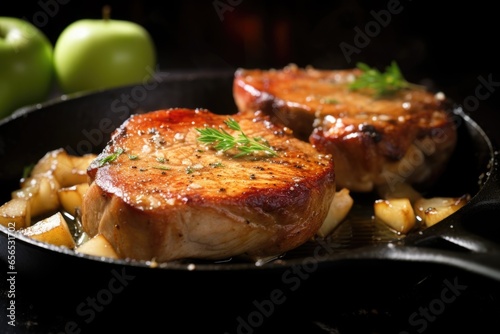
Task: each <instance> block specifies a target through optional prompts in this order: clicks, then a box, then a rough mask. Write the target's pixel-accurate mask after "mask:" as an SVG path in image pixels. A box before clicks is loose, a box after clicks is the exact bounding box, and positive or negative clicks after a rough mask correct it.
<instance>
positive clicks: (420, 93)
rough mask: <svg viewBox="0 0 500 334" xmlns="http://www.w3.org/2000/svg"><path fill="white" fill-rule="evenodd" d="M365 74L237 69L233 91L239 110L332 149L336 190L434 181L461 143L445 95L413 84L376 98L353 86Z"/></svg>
mask: <svg viewBox="0 0 500 334" xmlns="http://www.w3.org/2000/svg"><path fill="white" fill-rule="evenodd" d="M360 73H361V72H360V71H359V70H358V69H347V70H319V69H314V68H305V69H304V68H298V67H296V66H292V65H291V66H288V67H285V68H283V69H279V70H278V69H271V70H260V69H239V70H238V71H236V73H235V78H234V86H233V95H234V97H235V100H236V104H237V106H238V108H239V110H240V112H249V113H255V112H259V113H260V112H263V113H265V114H268V115H270V116H271V117H272V119H273V121H274V122H280V123H282V124H284V125H286V126H288V127H290V128H291V129H292V130H293V131H294V133H295V135H296V136H297V137H298V138H301V139H303V140H305V141H309V142H311V143H312V144H313V145H315V146H316V147H317V148H318V149H319V150H320V151H323V152H325V153H330V154H332V155H333V158H334V160H335V164H336V172H337V185H338V187H339V188H341V187H347V188H349V189H351V190H354V191H362V192H365V191H372V190H373V189H374V187H376V186H377V185H380V184H384V183H385V182H387V179H388V178H391V177H392V178H393V179H394V178H398V179H404V182H409V183H416V184H424V183H428V182H431V181H432V180H434V179H435V178H436V177H437V176H438V175H439V174H440V172H441V171H442V169H443V167H444V164H445V163H446V161H447V160H448V158H449V156H450V155H451V153H452V151H453V150H454V147H455V145H456V129H455V128H454V123H453V117H452V116H451V115H450V108H449V105H448V101H447V100H446V99H445V97H444V95H443V94H433V93H431V92H429V91H426V90H425V89H423V88H410V89H403V90H400V91H398V92H396V93H395V94H394V95H391V96H385V97H379V98H376V97H374V94H373V92H369V91H366V90H365V91H352V90H350V89H349V83H351V82H352V81H353V80H354V79H355V78H356V77H357V76H358V75H359V74H360ZM410 159H412V160H411V161H410ZM417 160H421V161H417ZM408 168H410V169H412V170H411V171H408Z"/></svg>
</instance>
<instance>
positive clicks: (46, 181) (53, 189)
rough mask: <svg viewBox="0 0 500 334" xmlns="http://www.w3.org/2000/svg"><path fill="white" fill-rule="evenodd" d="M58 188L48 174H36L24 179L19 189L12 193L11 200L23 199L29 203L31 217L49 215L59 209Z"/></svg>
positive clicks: (52, 177) (55, 181) (56, 183)
mask: <svg viewBox="0 0 500 334" xmlns="http://www.w3.org/2000/svg"><path fill="white" fill-rule="evenodd" d="M59 188H60V186H59V183H58V182H57V180H56V179H55V178H54V176H52V174H50V173H45V174H37V175H34V176H32V177H30V178H28V179H25V180H24V181H23V182H22V184H21V189H18V190H15V191H13V192H12V198H23V199H26V200H28V201H29V203H30V210H31V217H36V216H39V215H43V214H50V213H52V212H54V211H55V210H57V209H59V196H58V195H57V191H58V190H59Z"/></svg>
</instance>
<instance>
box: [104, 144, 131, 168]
mask: <svg viewBox="0 0 500 334" xmlns="http://www.w3.org/2000/svg"><path fill="white" fill-rule="evenodd" d="M123 152H125V150H124V149H123V148H121V147H119V148H117V149H116V151H115V152H114V153H112V154H110V155H108V156H105V157H104V158H102V159H100V160H99V167H101V166H102V165H104V164H105V163H107V162H113V161H115V160H116V159H117V158H118V156H119V155H120V154H122V153H123Z"/></svg>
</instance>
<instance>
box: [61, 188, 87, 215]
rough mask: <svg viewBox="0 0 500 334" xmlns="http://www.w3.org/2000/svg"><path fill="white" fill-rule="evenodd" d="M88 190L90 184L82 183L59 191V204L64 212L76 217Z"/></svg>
mask: <svg viewBox="0 0 500 334" xmlns="http://www.w3.org/2000/svg"><path fill="white" fill-rule="evenodd" d="M88 188H89V184H88V183H80V184H76V185H74V186H71V187H65V188H61V189H59V191H58V192H57V194H58V195H59V202H60V203H61V207H62V208H63V210H65V211H66V212H68V213H70V214H72V215H75V210H76V209H77V208H81V206H82V201H83V196H84V195H85V192H86V191H87V189H88Z"/></svg>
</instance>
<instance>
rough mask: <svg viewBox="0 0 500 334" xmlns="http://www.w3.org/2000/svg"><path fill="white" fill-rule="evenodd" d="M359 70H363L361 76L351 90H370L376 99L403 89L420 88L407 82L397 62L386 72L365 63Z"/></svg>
mask: <svg viewBox="0 0 500 334" xmlns="http://www.w3.org/2000/svg"><path fill="white" fill-rule="evenodd" d="M357 68H358V69H360V70H361V74H360V75H359V76H358V77H357V78H356V79H355V80H354V81H353V82H352V83H351V84H350V85H349V89H351V90H360V89H369V90H372V91H373V92H374V94H375V97H381V96H387V95H391V94H394V93H395V92H397V91H399V90H401V89H405V88H410V87H419V86H418V85H414V84H411V83H409V82H408V81H406V79H405V78H404V76H403V74H402V73H401V70H400V69H399V66H398V64H397V63H396V62H395V61H392V62H391V65H389V66H387V67H386V68H385V72H380V71H379V70H378V69H376V68H373V67H370V66H368V65H367V64H365V63H358V64H357Z"/></svg>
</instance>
